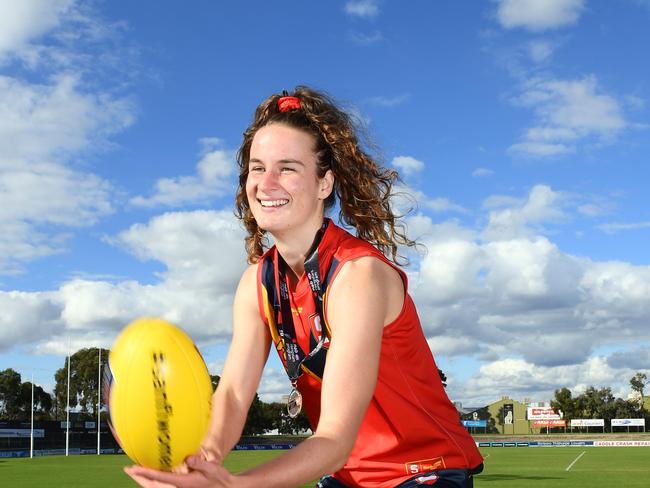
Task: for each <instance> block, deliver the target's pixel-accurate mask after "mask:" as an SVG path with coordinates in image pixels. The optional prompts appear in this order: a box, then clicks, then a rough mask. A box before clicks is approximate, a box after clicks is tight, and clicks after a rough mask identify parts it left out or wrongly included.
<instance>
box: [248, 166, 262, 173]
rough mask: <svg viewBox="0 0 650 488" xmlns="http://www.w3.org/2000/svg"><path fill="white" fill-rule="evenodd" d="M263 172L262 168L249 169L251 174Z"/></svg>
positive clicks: (253, 167)
mask: <svg viewBox="0 0 650 488" xmlns="http://www.w3.org/2000/svg"><path fill="white" fill-rule="evenodd" d="M262 171H264V166H252V167H251V169H250V172H251V173H261V172H262Z"/></svg>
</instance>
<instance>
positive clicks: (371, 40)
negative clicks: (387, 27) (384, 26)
mask: <svg viewBox="0 0 650 488" xmlns="http://www.w3.org/2000/svg"><path fill="white" fill-rule="evenodd" d="M348 35H349V38H350V39H351V40H352V42H354V43H356V44H360V45H362V46H370V45H372V44H377V43H378V42H381V41H383V40H384V35H383V34H382V33H381V32H380V31H378V30H376V31H373V32H372V33H369V34H366V33H364V32H354V31H353V32H350V33H349V34H348Z"/></svg>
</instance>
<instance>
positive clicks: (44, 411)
mask: <svg viewBox="0 0 650 488" xmlns="http://www.w3.org/2000/svg"><path fill="white" fill-rule="evenodd" d="M31 405H32V383H31V382H29V381H26V382H25V383H23V384H21V385H20V401H19V408H20V417H21V418H23V419H29V418H30V416H31V412H30V408H31ZM51 410H52V395H50V394H49V393H48V392H46V391H45V390H43V388H41V387H40V386H39V385H34V418H35V419H37V420H49V419H50V412H51Z"/></svg>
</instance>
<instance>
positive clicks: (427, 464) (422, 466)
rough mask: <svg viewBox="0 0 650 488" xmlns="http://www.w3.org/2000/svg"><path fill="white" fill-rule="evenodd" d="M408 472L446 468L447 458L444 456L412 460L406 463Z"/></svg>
mask: <svg viewBox="0 0 650 488" xmlns="http://www.w3.org/2000/svg"><path fill="white" fill-rule="evenodd" d="M404 466H405V467H406V474H411V475H413V474H418V473H426V472H427V471H435V470H436V469H444V468H445V467H446V466H445V460H444V459H443V458H442V456H440V457H437V458H432V459H422V460H421V461H410V462H408V463H405V464H404Z"/></svg>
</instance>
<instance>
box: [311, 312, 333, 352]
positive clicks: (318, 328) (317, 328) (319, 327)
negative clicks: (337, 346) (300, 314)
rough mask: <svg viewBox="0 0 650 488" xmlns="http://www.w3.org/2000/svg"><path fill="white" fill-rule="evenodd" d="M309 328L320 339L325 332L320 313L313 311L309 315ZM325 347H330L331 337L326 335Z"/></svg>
mask: <svg viewBox="0 0 650 488" xmlns="http://www.w3.org/2000/svg"><path fill="white" fill-rule="evenodd" d="M309 328H310V329H311V333H312V335H313V336H314V338H315V339H316V340H317V341H319V340H320V336H321V335H322V334H323V324H321V320H320V315H318V314H317V313H313V314H311V315H310V316H309ZM323 347H330V339H329V337H326V338H325V341H323Z"/></svg>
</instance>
